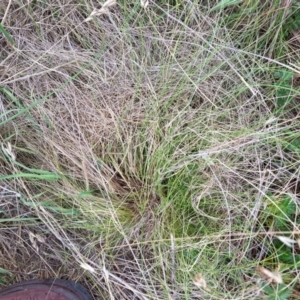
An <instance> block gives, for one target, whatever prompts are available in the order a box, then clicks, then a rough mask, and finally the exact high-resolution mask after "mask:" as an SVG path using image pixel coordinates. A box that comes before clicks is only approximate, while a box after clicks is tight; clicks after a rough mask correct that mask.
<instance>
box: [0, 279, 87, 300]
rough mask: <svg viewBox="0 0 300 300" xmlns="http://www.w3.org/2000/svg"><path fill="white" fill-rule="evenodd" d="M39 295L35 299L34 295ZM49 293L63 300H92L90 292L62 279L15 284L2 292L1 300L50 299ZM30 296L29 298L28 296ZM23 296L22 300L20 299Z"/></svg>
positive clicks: (77, 284) (36, 280)
mask: <svg viewBox="0 0 300 300" xmlns="http://www.w3.org/2000/svg"><path fill="white" fill-rule="evenodd" d="M35 291H36V293H37V294H38V295H37V297H36V298H35V296H34V293H35ZM41 291H44V294H45V295H46V296H43V297H42V296H40V293H41ZM47 291H48V292H51V293H52V292H53V293H55V294H56V293H57V294H59V298H58V299H63V300H92V297H91V296H90V294H89V293H88V291H87V290H86V289H85V288H84V287H83V286H82V285H81V284H79V283H76V282H74V281H70V280H62V279H52V278H51V279H44V280H38V279H34V280H29V281H23V282H20V283H15V284H13V285H11V286H9V287H7V288H5V289H3V290H1V291H0V300H2V299H3V300H6V299H8V300H10V299H16V298H15V296H17V297H18V299H27V298H28V299H32V298H34V299H48V298H51V297H47ZM27 294H28V296H27ZM20 295H22V298H19V297H20Z"/></svg>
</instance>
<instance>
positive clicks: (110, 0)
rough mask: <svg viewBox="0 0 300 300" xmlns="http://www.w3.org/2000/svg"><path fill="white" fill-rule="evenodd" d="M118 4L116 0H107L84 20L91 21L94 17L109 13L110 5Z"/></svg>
mask: <svg viewBox="0 0 300 300" xmlns="http://www.w3.org/2000/svg"><path fill="white" fill-rule="evenodd" d="M116 4H117V1H116V0H107V1H106V2H104V3H103V4H102V7H101V8H100V9H96V8H94V10H93V11H92V13H91V14H90V15H89V16H88V17H87V18H86V19H85V20H84V22H89V21H91V20H93V18H94V17H97V16H101V15H105V14H106V15H107V14H109V9H108V8H109V7H112V6H114V5H116Z"/></svg>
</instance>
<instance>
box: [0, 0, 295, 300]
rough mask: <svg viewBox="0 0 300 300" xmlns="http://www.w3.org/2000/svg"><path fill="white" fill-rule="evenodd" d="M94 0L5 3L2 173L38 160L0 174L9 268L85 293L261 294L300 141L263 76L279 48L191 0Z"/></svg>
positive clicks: (18, 276) (0, 228)
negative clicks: (71, 283) (294, 143)
mask: <svg viewBox="0 0 300 300" xmlns="http://www.w3.org/2000/svg"><path fill="white" fill-rule="evenodd" d="M182 3H183V2H182ZM9 4H10V6H9ZM94 9H96V10H94ZM97 9H98V10H99V9H101V7H100V6H99V3H97V2H96V1H90V0H89V1H80V2H79V1H72V0H71V1H70V0H61V1H47V4H46V3H44V2H40V1H27V2H26V1H22V0H20V1H1V3H0V14H1V15H3V14H5V20H4V21H3V25H4V26H5V28H6V29H7V30H8V32H9V34H10V35H11V37H12V38H13V40H14V43H15V45H12V44H11V43H10V42H9V41H7V39H6V38H5V37H3V36H0V45H1V49H0V55H1V57H2V61H1V63H0V70H2V69H1V67H2V68H3V70H4V71H3V72H2V71H1V76H0V87H1V88H2V90H1V94H0V117H1V118H0V122H2V123H5V124H3V125H2V127H1V128H0V138H1V145H2V152H1V154H0V165H1V171H0V176H5V175H8V174H20V173H22V174H24V173H26V174H35V177H34V178H33V179H30V178H28V176H27V177H26V176H24V175H22V176H17V175H15V177H13V178H11V179H6V180H2V181H1V182H2V183H1V185H0V186H1V190H0V192H1V194H0V217H1V219H0V222H1V223H0V239H1V243H0V261H1V263H0V267H1V268H3V269H5V270H8V271H10V272H11V273H12V274H13V276H12V277H9V276H5V280H6V283H10V282H15V281H21V280H23V279H31V278H46V277H60V278H66V279H73V280H78V281H80V282H81V283H83V284H84V285H85V286H87V287H88V288H89V290H90V291H91V293H92V295H93V296H94V298H95V299H102V298H103V299H253V298H254V297H256V298H262V297H263V296H262V293H261V286H260V285H259V284H258V282H259V280H258V277H257V275H256V273H255V267H256V266H258V265H259V264H260V259H262V257H265V256H266V253H265V249H266V248H268V246H269V244H270V243H271V242H272V233H271V236H270V233H269V232H267V231H266V229H265V228H264V226H265V223H264V222H263V220H262V219H261V218H260V216H261V212H262V211H263V207H264V203H265V201H266V199H270V193H271V194H272V195H275V196H278V195H283V194H284V195H285V194H291V195H293V197H294V198H293V199H295V203H296V204H297V211H298V201H299V199H298V198H297V197H298V194H297V193H299V191H298V190H297V184H298V173H299V156H298V154H297V153H296V152H293V151H286V147H285V145H286V144H285V143H286V142H285V141H286V138H287V137H289V136H292V135H295V133H296V132H297V130H299V116H298V115H295V114H294V113H293V112H292V113H290V114H289V119H286V116H280V117H277V116H274V110H273V108H274V107H275V106H276V103H275V99H274V96H273V95H272V93H271V92H269V90H268V89H267V88H265V86H264V85H263V83H265V82H267V81H268V80H270V78H269V75H268V74H267V75H266V74H265V73H266V72H268V68H271V67H272V66H273V63H274V66H276V62H275V61H273V62H271V61H270V60H267V63H266V59H267V57H263V55H262V57H259V56H258V55H256V54H255V55H252V54H251V49H249V47H248V48H247V49H246V50H247V51H240V47H241V45H239V44H238V40H235V39H234V38H233V37H232V35H231V33H230V32H229V31H228V29H226V28H222V27H218V26H217V25H216V24H217V21H218V18H219V16H218V14H214V13H212V14H208V13H207V11H208V8H207V7H205V6H204V5H202V6H201V5H199V6H197V5H196V4H195V3H193V2H192V1H186V4H184V6H183V8H181V9H176V8H175V7H172V6H167V5H162V6H159V5H158V4H155V3H154V2H151V3H150V5H149V6H148V7H147V10H146V11H145V10H144V9H142V8H141V7H140V4H139V3H138V2H134V1H132V3H131V2H130V3H129V2H128V3H127V2H126V3H124V4H122V3H121V2H120V3H118V4H117V5H113V6H111V7H109V8H108V11H105V13H104V14H103V13H101V15H98V16H96V15H95V16H93V18H92V20H88V21H87V18H88V17H89V15H90V14H91V12H92V11H94V12H99V11H97ZM85 20H86V21H85ZM10 93H12V95H13V97H12V96H10ZM28 107H31V109H27V110H26V108H28ZM18 113H19V115H18V116H17V117H13V116H15V115H16V114H18ZM10 117H13V120H11V121H9V122H7V121H5V120H7V119H9V118H10ZM9 143H10V144H11V145H12V150H11V152H12V153H13V154H14V155H15V159H14V157H13V155H12V154H10V155H9V151H8V150H7V149H8V145H9ZM3 149H4V150H3ZM5 149H6V150H5ZM7 151H8V152H7ZM46 171H47V172H48V173H47V174H48V175H49V174H51V176H52V177H51V178H52V179H53V174H58V175H59V176H58V177H57V180H52V181H50V179H49V180H47V178H46V179H45V177H44V179H43V180H42V179H41V177H38V176H41V175H45V176H48V175H47V174H46V173H45V172H46ZM12 218H14V219H13V220H12ZM293 223H294V224H295V221H293ZM295 228H296V224H295ZM258 244H260V245H261V248H259V247H258V246H257V245H258ZM254 248H255V249H254ZM254 252H255V254H253V253H254ZM197 274H198V275H197ZM195 276H196V277H195ZM199 276H200V277H199ZM195 278H198V279H199V278H201V280H202V279H203V280H204V281H203V280H202V281H201V284H202V285H203V282H205V288H203V286H202V287H200V288H199V286H197V285H195V284H193V280H194V282H195ZM297 279H298V275H297V274H295V273H293V280H295V281H296V280H297ZM198 281H199V280H198ZM198 281H197V282H198Z"/></svg>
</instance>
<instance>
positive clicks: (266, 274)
mask: <svg viewBox="0 0 300 300" xmlns="http://www.w3.org/2000/svg"><path fill="white" fill-rule="evenodd" d="M256 272H257V274H258V275H259V276H260V277H261V278H262V279H263V280H265V281H267V282H269V283H276V284H280V283H283V280H282V277H281V274H280V273H279V272H278V271H273V272H272V271H270V270H268V269H266V268H264V267H261V266H258V267H257V268H256Z"/></svg>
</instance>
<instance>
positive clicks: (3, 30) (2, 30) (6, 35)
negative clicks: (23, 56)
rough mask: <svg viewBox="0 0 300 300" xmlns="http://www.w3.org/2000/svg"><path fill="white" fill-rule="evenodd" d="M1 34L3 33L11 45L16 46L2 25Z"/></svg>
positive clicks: (0, 27)
mask: <svg viewBox="0 0 300 300" xmlns="http://www.w3.org/2000/svg"><path fill="white" fill-rule="evenodd" d="M0 32H2V34H3V35H4V36H5V38H6V39H7V40H8V41H9V42H10V43H11V44H13V45H14V44H15V42H14V40H13V38H12V36H11V35H10V34H9V33H8V32H7V31H6V29H5V28H4V26H3V25H2V24H1V23H0Z"/></svg>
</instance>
